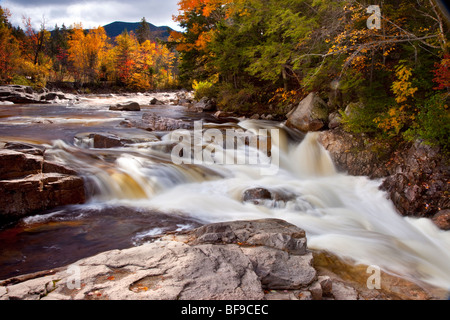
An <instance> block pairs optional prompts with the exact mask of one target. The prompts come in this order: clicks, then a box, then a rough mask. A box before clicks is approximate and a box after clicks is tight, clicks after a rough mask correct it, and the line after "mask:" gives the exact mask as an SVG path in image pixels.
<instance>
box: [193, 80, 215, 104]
mask: <svg viewBox="0 0 450 320" xmlns="http://www.w3.org/2000/svg"><path fill="white" fill-rule="evenodd" d="M192 89H194V98H195V100H197V101H199V100H200V99H201V98H203V97H208V98H214V97H215V96H216V89H215V87H214V83H213V82H211V81H208V80H205V81H197V80H194V82H193V83H192Z"/></svg>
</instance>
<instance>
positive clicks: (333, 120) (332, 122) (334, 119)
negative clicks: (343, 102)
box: [328, 112, 342, 129]
mask: <svg viewBox="0 0 450 320" xmlns="http://www.w3.org/2000/svg"><path fill="white" fill-rule="evenodd" d="M341 121H342V117H341V115H340V114H339V112H333V113H330V115H329V116H328V128H330V129H334V128H337V127H339V126H340V125H341Z"/></svg>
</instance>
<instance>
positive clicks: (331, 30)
mask: <svg viewBox="0 0 450 320" xmlns="http://www.w3.org/2000/svg"><path fill="white" fill-rule="evenodd" d="M374 5H375V6H376V7H377V8H378V10H379V12H378V13H377V12H376V11H370V10H368V8H369V7H371V6H372V7H373V6H374ZM178 6H179V11H178V14H177V15H175V16H174V17H173V19H174V20H175V21H176V22H178V23H179V25H180V26H181V27H182V28H183V30H184V32H173V33H172V34H171V37H170V38H169V40H168V41H166V42H161V41H160V42H152V41H150V40H149V39H148V37H146V30H145V25H144V24H142V28H140V29H138V31H137V32H136V33H133V32H130V33H128V32H124V33H122V34H121V35H119V36H118V37H116V38H115V39H109V38H108V37H107V36H106V34H105V32H104V30H103V28H102V27H98V28H96V29H91V30H89V31H87V30H84V29H83V27H82V25H81V24H75V25H73V26H71V27H70V28H66V27H65V26H62V27H55V29H54V30H53V31H52V32H49V31H47V30H46V29H45V26H44V25H42V27H41V29H40V30H38V31H36V30H33V28H32V27H31V22H30V21H29V19H26V18H24V21H23V29H22V28H18V27H12V26H11V24H10V23H9V22H8V10H7V9H6V8H2V9H1V11H0V83H1V84H11V83H16V84H26V85H32V86H34V87H44V86H45V85H46V83H47V82H49V81H50V82H64V81H75V82H81V83H107V82H109V83H114V84H115V85H117V86H118V87H121V88H128V89H130V90H136V91H139V90H141V91H145V90H152V89H164V88H175V87H177V88H186V89H189V90H191V89H194V90H195V96H196V98H197V99H201V98H202V97H204V96H206V97H208V98H211V99H214V100H215V101H216V103H217V105H218V108H219V109H221V110H224V111H230V112H234V113H237V114H242V115H251V114H255V113H260V114H262V113H264V112H265V111H267V112H270V113H271V114H274V115H276V116H278V118H279V119H283V117H285V116H286V114H287V113H288V112H289V111H290V110H291V109H292V108H293V107H294V106H296V105H297V104H298V103H299V102H300V101H301V100H302V99H303V98H304V97H305V96H306V95H307V94H309V93H310V92H317V93H318V94H319V95H320V96H321V97H322V98H323V99H324V100H325V101H326V102H327V104H328V107H329V109H330V112H331V113H334V114H335V115H336V116H337V117H338V118H339V119H340V121H341V123H342V125H343V127H344V128H345V130H347V131H350V132H357V133H364V134H366V135H368V136H370V137H372V138H376V139H383V140H386V141H387V140H389V141H397V142H398V141H412V140H415V139H422V140H423V141H425V142H427V143H430V144H434V145H440V146H442V147H443V150H448V149H449V148H450V143H449V132H450V130H449V129H450V121H449V109H448V98H449V92H450V88H449V87H450V71H449V67H450V65H449V64H450V55H449V44H448V35H449V33H448V28H449V21H448V19H447V18H446V15H445V13H444V12H443V11H442V10H441V9H442V8H441V7H440V6H439V4H438V3H437V2H436V1H434V0H417V1H409V0H376V1H375V0H371V1H356V0H331V1H328V0H327V1H326V0H277V1H275V0H180V1H179V3H178ZM143 21H145V19H143Z"/></svg>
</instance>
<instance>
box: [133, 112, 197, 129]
mask: <svg viewBox="0 0 450 320" xmlns="http://www.w3.org/2000/svg"><path fill="white" fill-rule="evenodd" d="M135 125H136V126H137V127H138V128H141V129H144V130H147V131H173V130H178V129H186V130H190V129H193V128H194V124H193V122H190V121H185V120H181V119H174V118H168V117H161V116H157V115H155V114H153V113H144V114H143V115H142V121H141V122H140V123H135Z"/></svg>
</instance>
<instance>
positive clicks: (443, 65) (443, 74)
mask: <svg viewBox="0 0 450 320" xmlns="http://www.w3.org/2000/svg"><path fill="white" fill-rule="evenodd" d="M434 66H435V67H436V69H435V70H433V73H434V76H435V77H434V79H433V81H434V82H436V83H437V84H438V86H437V87H435V88H434V89H435V90H442V89H449V88H450V54H445V55H444V57H443V58H442V61H441V62H440V63H437V62H436V63H435V65H434Z"/></svg>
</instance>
